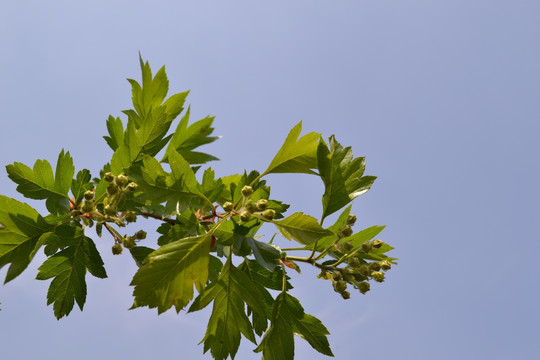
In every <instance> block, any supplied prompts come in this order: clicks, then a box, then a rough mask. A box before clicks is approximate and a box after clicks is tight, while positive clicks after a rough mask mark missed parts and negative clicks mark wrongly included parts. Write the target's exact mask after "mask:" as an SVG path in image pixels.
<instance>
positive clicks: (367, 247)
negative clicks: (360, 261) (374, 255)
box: [360, 241, 372, 253]
mask: <svg viewBox="0 0 540 360" xmlns="http://www.w3.org/2000/svg"><path fill="white" fill-rule="evenodd" d="M360 250H361V251H363V252H365V253H368V252H370V251H371V250H372V247H371V243H370V242H368V241H366V242H365V243H363V244H362V245H360Z"/></svg>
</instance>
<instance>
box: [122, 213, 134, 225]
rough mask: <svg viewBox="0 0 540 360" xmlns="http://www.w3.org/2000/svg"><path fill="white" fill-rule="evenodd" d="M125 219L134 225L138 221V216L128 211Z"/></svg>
mask: <svg viewBox="0 0 540 360" xmlns="http://www.w3.org/2000/svg"><path fill="white" fill-rule="evenodd" d="M124 219H125V220H126V221H127V222H128V223H133V222H135V221H137V214H135V213H134V212H133V211H126V214H125V215H124Z"/></svg>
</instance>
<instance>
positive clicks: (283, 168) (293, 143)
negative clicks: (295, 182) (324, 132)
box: [262, 121, 321, 176]
mask: <svg viewBox="0 0 540 360" xmlns="http://www.w3.org/2000/svg"><path fill="white" fill-rule="evenodd" d="M301 131H302V122H301V121H300V122H299V123H298V124H296V125H295V126H294V127H293V128H292V130H291V131H290V132H289V135H287V138H286V139H285V142H284V143H283V145H282V146H281V149H279V151H278V152H277V154H276V156H275V157H274V159H273V160H272V162H271V163H270V165H269V166H268V169H266V170H265V171H264V173H263V174H262V175H263V176H264V175H266V174H272V173H306V174H315V172H314V171H313V170H312V169H315V168H316V167H317V146H318V144H319V139H320V136H321V134H317V133H314V132H311V133H309V134H306V135H304V136H302V137H301V138H300V139H298V137H299V136H300V132H301Z"/></svg>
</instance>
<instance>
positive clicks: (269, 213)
mask: <svg viewBox="0 0 540 360" xmlns="http://www.w3.org/2000/svg"><path fill="white" fill-rule="evenodd" d="M262 216H263V218H265V220H273V219H274V217H276V211H275V210H273V209H266V210H264V211H263V213H262Z"/></svg>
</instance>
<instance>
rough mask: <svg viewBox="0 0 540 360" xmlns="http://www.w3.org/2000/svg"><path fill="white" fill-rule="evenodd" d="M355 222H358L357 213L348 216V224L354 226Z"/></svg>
mask: <svg viewBox="0 0 540 360" xmlns="http://www.w3.org/2000/svg"><path fill="white" fill-rule="evenodd" d="M355 223H356V215H349V217H348V218H347V222H346V224H347V225H351V226H353V225H354V224H355Z"/></svg>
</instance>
